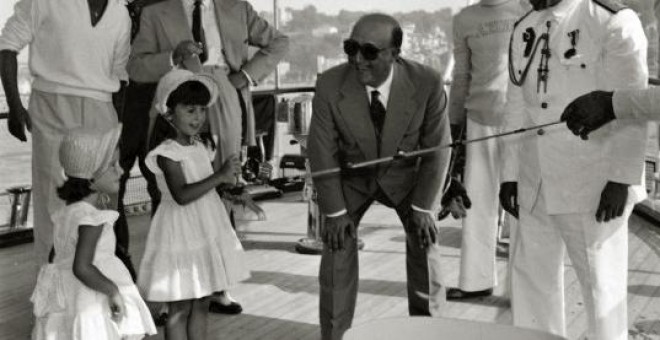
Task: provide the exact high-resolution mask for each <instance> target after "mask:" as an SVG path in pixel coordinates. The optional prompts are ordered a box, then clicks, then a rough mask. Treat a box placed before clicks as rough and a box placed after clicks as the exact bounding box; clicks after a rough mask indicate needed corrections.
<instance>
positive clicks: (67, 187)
mask: <svg viewBox="0 0 660 340" xmlns="http://www.w3.org/2000/svg"><path fill="white" fill-rule="evenodd" d="M91 186H92V181H91V180H89V179H84V178H78V177H69V178H67V180H66V181H65V182H64V184H62V186H61V187H59V188H57V196H59V198H61V199H62V200H64V201H65V202H66V203H73V202H78V201H80V200H82V199H83V198H85V197H87V196H89V195H90V194H91V193H93V192H94V190H92V187H91Z"/></svg>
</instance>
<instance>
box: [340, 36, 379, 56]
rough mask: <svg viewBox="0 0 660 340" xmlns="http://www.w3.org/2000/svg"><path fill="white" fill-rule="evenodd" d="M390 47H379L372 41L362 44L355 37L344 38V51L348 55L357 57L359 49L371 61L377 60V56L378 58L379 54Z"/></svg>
mask: <svg viewBox="0 0 660 340" xmlns="http://www.w3.org/2000/svg"><path fill="white" fill-rule="evenodd" d="M388 48H389V47H383V48H378V47H377V46H376V45H374V44H372V43H364V44H360V43H359V42H357V41H355V40H353V39H346V40H344V53H346V55H347V56H349V57H355V56H356V55H357V53H358V51H359V52H360V53H361V54H362V56H363V57H364V59H366V60H369V61H371V60H376V58H378V54H379V53H380V52H381V51H383V50H386V49H388Z"/></svg>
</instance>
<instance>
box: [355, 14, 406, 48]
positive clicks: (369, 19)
mask: <svg viewBox="0 0 660 340" xmlns="http://www.w3.org/2000/svg"><path fill="white" fill-rule="evenodd" d="M367 32H373V33H378V34H382V33H383V32H387V35H388V37H387V38H388V40H389V46H390V47H395V48H396V49H397V51H398V52H400V49H401V44H402V43H403V31H402V30H401V25H400V24H399V22H398V21H397V20H396V19H394V18H393V17H392V16H390V15H387V14H382V13H373V14H367V15H364V16H362V17H360V19H358V21H357V22H356V23H355V25H353V30H352V31H351V36H352V37H353V36H355V35H356V34H357V35H364V34H366V33H367ZM379 38H381V39H382V37H379Z"/></svg>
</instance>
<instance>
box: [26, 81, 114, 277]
mask: <svg viewBox="0 0 660 340" xmlns="http://www.w3.org/2000/svg"><path fill="white" fill-rule="evenodd" d="M28 112H29V114H30V118H31V119H32V197H33V198H34V201H33V202H34V204H33V206H34V209H33V212H34V219H33V220H34V231H33V232H34V249H35V254H36V260H37V264H38V265H40V264H43V263H46V261H47V259H48V253H49V252H50V248H51V247H52V246H53V222H52V220H51V218H50V215H51V214H52V213H54V212H55V211H57V210H58V209H59V208H60V207H62V206H63V205H64V202H63V201H62V200H60V199H59V197H57V193H56V191H55V189H56V187H57V186H59V185H61V184H62V183H63V182H64V177H63V175H62V167H61V165H60V161H59V148H60V143H61V142H62V138H63V137H64V135H65V134H66V132H67V131H68V130H71V129H73V128H77V127H88V128H95V129H111V128H113V127H115V126H117V124H118V119H117V113H116V112H115V109H114V107H113V106H112V102H103V101H98V100H95V99H91V98H85V97H78V96H71V95H62V94H55V93H46V92H41V91H38V90H34V89H33V90H32V94H31V95H30V104H29V106H28Z"/></svg>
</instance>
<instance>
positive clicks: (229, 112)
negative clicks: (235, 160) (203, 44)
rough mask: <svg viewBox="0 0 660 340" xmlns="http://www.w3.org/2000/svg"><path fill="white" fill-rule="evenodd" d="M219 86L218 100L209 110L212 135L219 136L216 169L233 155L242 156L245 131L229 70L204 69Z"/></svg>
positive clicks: (207, 67)
mask: <svg viewBox="0 0 660 340" xmlns="http://www.w3.org/2000/svg"><path fill="white" fill-rule="evenodd" d="M204 71H205V72H208V73H210V74H211V75H212V76H213V79H215V82H216V84H217V85H218V99H217V101H216V104H215V105H213V107H211V110H209V116H208V119H209V125H210V128H211V133H212V134H213V135H214V136H217V138H218V139H217V143H218V145H217V150H216V154H215V159H214V161H213V166H214V168H216V169H217V168H219V167H220V166H222V164H223V163H224V162H225V161H226V160H227V159H228V158H229V157H230V156H232V155H237V156H239V155H240V152H241V139H242V138H241V136H242V131H243V126H242V125H243V124H242V116H243V114H242V109H241V104H240V99H239V97H238V92H237V91H236V88H235V87H234V86H233V85H232V84H231V83H230V82H229V78H227V72H228V70H227V69H226V68H224V67H209V66H206V67H205V68H204Z"/></svg>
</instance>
